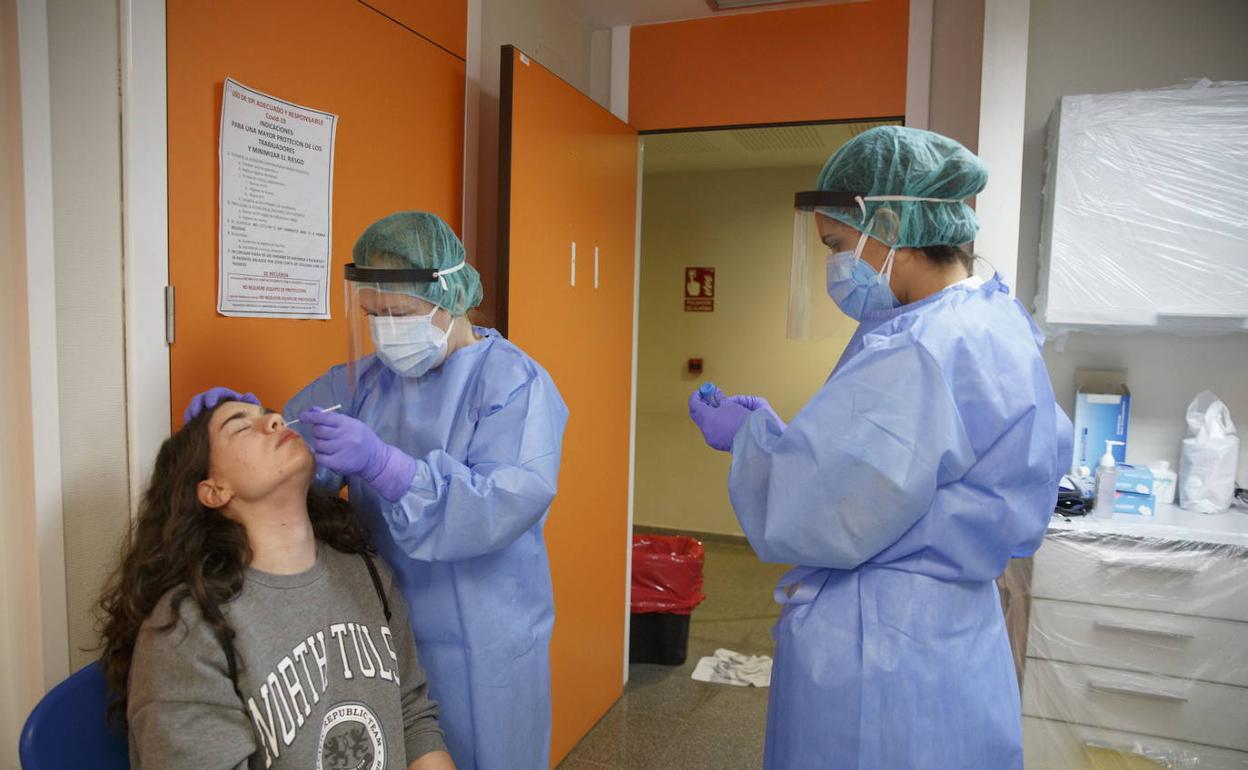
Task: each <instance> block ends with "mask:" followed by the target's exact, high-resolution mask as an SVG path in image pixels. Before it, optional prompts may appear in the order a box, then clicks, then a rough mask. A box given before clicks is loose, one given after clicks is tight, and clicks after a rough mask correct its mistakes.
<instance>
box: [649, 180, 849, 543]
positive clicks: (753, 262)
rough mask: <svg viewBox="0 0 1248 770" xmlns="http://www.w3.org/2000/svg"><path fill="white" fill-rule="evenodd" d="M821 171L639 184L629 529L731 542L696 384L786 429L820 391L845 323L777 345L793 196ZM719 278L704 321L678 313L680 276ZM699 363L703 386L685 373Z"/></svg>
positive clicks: (723, 490) (720, 476)
mask: <svg viewBox="0 0 1248 770" xmlns="http://www.w3.org/2000/svg"><path fill="white" fill-rule="evenodd" d="M818 171H819V169H818V168H785V169H756V170H742V171H710V172H705V171H704V172H671V173H660V174H647V175H646V176H645V179H644V181H643V189H644V191H645V192H644V196H643V201H642V233H641V296H640V330H639V339H638V374H637V388H638V390H637V443H636V458H635V459H636V487H635V506H634V520H635V522H636V523H637V524H641V525H648V526H658V527H666V528H670V529H680V530H686V531H694V532H712V533H721V534H732V535H740V534H741V529H740V527H739V526H738V524H737V520H736V517H735V516H734V515H733V512H732V507H731V505H730V503H729V500H728V485H727V478H728V466H729V462H730V459H731V458H730V457H729V455H727V454H725V453H723V452H716V451H714V450H711V449H708V448H707V446H706V444H705V443H703V441H702V436H701V434H700V433H699V432H698V429H697V428H696V427H695V426H694V425H693V423H692V422H691V421H690V420H689V413H688V406H687V401H688V398H689V394H690V393H691V392H693V390H694V389H695V388H696V387H697V386H698V384H699V382H700V381H701V380H710V381H713V382H715V383H716V384H717V385H719V386H720V387H721V388H722V389H723V390H724V391H725V392H727V393H750V394H756V395H761V396H764V397H766V398H767V399H768V400H769V401H771V403H772V405H773V406H774V407H775V409H776V411H777V412H778V413H779V414H780V416H781V417H782V418H784V419H786V420H788V419H791V418H792V417H793V415H794V414H796V413H797V411H798V410H799V409H800V408H801V407H802V406H803V405H804V404H805V403H806V402H807V401H808V400H809V399H810V397H811V396H812V395H813V394H814V393H815V392H816V391H817V390H818V389H819V388H820V386H822V385H823V382H824V380H825V379H827V376H828V373H829V372H831V371H832V367H833V366H834V365H835V363H836V360H837V358H838V357H839V356H840V354H841V351H843V350H844V348H845V345H846V343H847V342H848V341H849V337H850V335H852V333H853V330H854V324H853V323H852V322H851V321H849V320H848V319H847V320H846V321H845V325H844V327H843V328H842V329H841V330H840V332H841V333H840V334H839V335H838V336H837V337H836V338H835V339H829V340H823V341H819V342H794V341H791V340H789V339H787V338H786V337H785V321H786V314H787V311H788V287H789V259H790V253H789V245H790V244H791V243H792V241H793V204H792V201H793V192H794V191H795V190H804V189H808V188H810V187H811V185H812V184H813V182H814V179H815V176H816V175H817V173H818ZM701 266H706V267H714V268H715V269H716V274H715V277H716V281H717V286H716V298H715V312H713V313H686V312H685V311H684V299H683V298H684V280H685V279H684V276H685V273H684V269H685V268H686V267H701ZM690 358H701V359H703V362H704V366H705V370H704V374H703V377H702V378H698V377H692V376H689V375H688V374H687V373H686V368H685V367H686V362H687V360H688V359H690Z"/></svg>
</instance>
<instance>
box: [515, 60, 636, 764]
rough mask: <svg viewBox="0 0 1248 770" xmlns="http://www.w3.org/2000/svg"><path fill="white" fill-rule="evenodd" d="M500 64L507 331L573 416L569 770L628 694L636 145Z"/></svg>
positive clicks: (554, 516)
mask: <svg viewBox="0 0 1248 770" xmlns="http://www.w3.org/2000/svg"><path fill="white" fill-rule="evenodd" d="M502 67H503V71H502V87H501V94H500V99H501V114H502V120H503V125H502V126H501V131H500V136H501V138H502V146H501V147H500V157H501V158H502V162H501V165H500V179H499V190H500V193H499V194H500V198H501V200H500V215H499V216H500V222H499V224H500V232H499V243H500V255H499V256H500V264H499V277H500V284H501V285H502V287H503V290H504V291H506V292H507V294H506V306H505V315H504V318H505V327H506V329H507V334H508V336H509V337H510V339H512V340H513V341H514V342H515V343H516V344H517V345H519V346H520V347H522V348H524V349H525V350H526V351H527V352H528V353H529V354H530V355H532V356H533V357H534V358H535V359H537V360H538V361H539V362H540V363H541V364H542V365H543V366H544V367H546V369H547V370H548V371H549V372H550V374H551V376H552V377H553V378H554V380H555V384H556V385H557V386H558V387H559V392H560V393H562V394H563V398H564V400H565V401H566V402H567V404H568V409H569V411H570V416H569V419H568V429H567V433H566V435H565V437H564V442H563V467H562V469H561V472H560V474H559V495H558V497H556V498H555V503H554V506H553V507H552V508H551V512H550V518H549V519H548V521H547V525H546V542H547V546H548V548H549V551H550V568H551V573H552V575H553V578H554V584H555V632H554V639H553V640H552V644H551V671H552V688H553V693H552V697H553V702H554V735H553V738H552V746H551V759H552V761H553V762H554V763H555V764H558V762H559V760H561V759H562V758H563V757H564V756H565V755H566V754H567V753H568V751H569V750H570V749H571V748H572V747H573V746H574V745H575V744H576V742H577V741H578V740H580V739H581V738H582V737H583V736H584V735H585V733H587V732H588V731H589V729H590V728H591V727H593V726H594V723H596V722H597V721H598V719H599V718H601V717H602V715H603V714H604V713H606V711H607V709H609V708H610V707H611V704H612V703H614V702H615V701H616V699H617V698H619V696H620V693H621V692H622V690H623V678H624V613H625V606H624V602H625V574H626V571H625V568H626V557H627V554H628V541H629V534H628V460H629V412H630V404H631V395H630V394H631V383H632V340H633V292H634V240H635V233H636V215H637V208H636V207H637V132H636V131H634V130H633V129H632V128H631V127H629V126H628V125H627V124H625V123H622V122H621V121H619V120H618V119H616V118H615V117H614V116H613V115H611V114H610V113H609V112H607V111H606V110H604V109H603V108H602V107H600V106H599V105H597V104H595V103H594V102H593V101H591V100H590V99H589V98H588V97H586V96H584V95H583V94H581V93H580V92H579V91H577V90H576V89H574V88H572V87H571V86H569V85H568V84H567V83H565V82H563V81H562V80H560V79H559V78H558V77H556V76H555V75H554V74H553V73H551V72H550V71H549V70H547V69H546V68H544V67H542V66H541V65H540V64H538V63H537V62H535V61H533V60H532V59H531V58H529V57H527V56H525V55H523V54H521V53H520V52H519V51H518V50H515V49H513V48H511V47H510V46H506V47H504V49H503V59H502ZM573 243H575V244H576V267H575V285H573V267H572V244H573ZM595 249H597V265H595Z"/></svg>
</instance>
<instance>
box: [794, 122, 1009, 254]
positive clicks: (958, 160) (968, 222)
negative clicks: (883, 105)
mask: <svg viewBox="0 0 1248 770" xmlns="http://www.w3.org/2000/svg"><path fill="white" fill-rule="evenodd" d="M987 183H988V169H987V168H985V167H984V163H983V161H981V160H980V159H979V158H978V157H976V156H975V154H974V153H972V152H971V151H970V150H968V149H966V148H965V147H963V146H962V145H961V144H959V143H958V142H956V141H954V140H953V139H950V138H949V137H947V136H941V135H940V134H935V133H932V132H931V131H922V130H920V129H917V128H906V127H904V126H879V127H877V128H872V129H870V130H868V131H864V132H862V133H861V134H859V135H858V136H856V137H854V138H853V139H851V140H849V141H848V142H846V143H845V145H844V146H842V147H841V149H839V150H837V151H836V153H835V154H834V155H833V156H832V157H831V158H828V162H827V163H825V164H824V166H823V170H822V171H820V172H819V180H818V182H816V185H817V187H818V189H820V190H836V191H839V192H850V193H857V194H859V195H862V196H864V197H866V196H868V195H909V196H914V197H916V198H949V199H956V200H957V202H956V203H935V202H928V201H866V215H865V216H864V215H863V211H862V209H859V208H852V209H843V208H834V209H829V208H820V209H819V212H820V213H822V214H825V215H826V216H829V217H832V218H833V219H836V220H838V221H840V222H844V223H845V224H847V225H849V226H850V227H852V228H854V229H855V230H858V231H865V230H866V229H867V227H868V226H869V225H870V223H871V222H872V219H873V217H875V219H876V225H877V227H876V228H873V232H872V235H875V234H876V232H878V225H879V224H880V221H879V220H881V219H884V218H885V217H876V213H877V212H879V211H880V210H881V209H889V210H891V211H892V213H893V214H896V221H895V222H893V223H890V226H889V227H888V228H887V229H888V230H891V231H893V237H890V238H888V242H889V244H890V245H892V246H897V247H899V248H922V247H924V246H937V245H948V246H959V245H961V244H963V243H967V242H969V241H973V240H974V239H975V233H977V232H979V220H978V219H977V218H976V217H975V210H974V209H972V208H971V207H970V206H969V205H967V204H966V202H965V200H964V199H966V198H969V197H971V196H972V195H975V194H976V193H978V192H979V191H980V190H983V189H984V185H985V184H987ZM888 218H889V219H891V217H888ZM892 224H895V225H896V229H895V230H894V229H893V227H892Z"/></svg>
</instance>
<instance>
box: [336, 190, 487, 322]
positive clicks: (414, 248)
mask: <svg viewBox="0 0 1248 770" xmlns="http://www.w3.org/2000/svg"><path fill="white" fill-rule="evenodd" d="M351 257H352V259H354V260H355V264H357V265H360V266H361V267H408V266H410V267H423V268H430V269H433V270H449V269H451V268H453V267H456V266H458V265H459V264H460V263H461V262H463V261H464V244H463V243H461V242H460V240H459V237H458V236H456V235H455V231H454V230H452V229H451V227H450V225H448V224H447V223H446V222H443V221H442V219H441V218H440V217H438V216H437V215H436V214H430V213H428V212H425V211H400V212H398V213H396V214H391V215H390V216H388V217H386V218H385V219H379V220H377V221H376V222H374V223H372V224H371V225H369V226H368V229H367V230H365V231H364V232H363V234H361V235H360V237H359V240H357V241H356V242H355V248H354V249H352V250H351ZM443 280H445V281H446V289H443V288H442V286H441V284H440V283H438V282H437V281H434V282H433V283H427V284H394V285H390V284H386V285H384V286H383V288H384V289H385V290H387V291H397V292H402V293H404V294H410V295H412V296H416V297H421V298H423V299H427V300H429V301H430V302H433V303H435V304H437V305H441V306H442V307H444V308H446V309H447V310H448V311H450V312H451V314H452V315H457V316H460V315H463V314H465V313H467V312H468V311H469V310H470V309H471V308H474V307H476V306H477V305H480V304H481V299H482V297H483V292H482V290H481V276H480V275H479V274H478V273H477V271H476V270H475V269H474V268H473V266H472V265H467V264H466V265H464V266H463V268H461V269H460V270H458V271H456V272H454V273H451V274H449V275H446V276H444V277H443Z"/></svg>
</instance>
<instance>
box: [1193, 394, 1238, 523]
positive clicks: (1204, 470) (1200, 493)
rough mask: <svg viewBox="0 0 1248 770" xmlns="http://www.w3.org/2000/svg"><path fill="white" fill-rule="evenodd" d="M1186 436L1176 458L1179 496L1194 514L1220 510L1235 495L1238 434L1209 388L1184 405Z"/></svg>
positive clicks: (1223, 406) (1226, 507)
mask: <svg viewBox="0 0 1248 770" xmlns="http://www.w3.org/2000/svg"><path fill="white" fill-rule="evenodd" d="M1187 430H1188V438H1185V439H1183V454H1182V455H1181V456H1180V458H1179V499H1180V501H1181V503H1182V505H1183V507H1184V508H1185V509H1187V510H1189V511H1195V512H1196V513H1222V512H1223V511H1225V510H1227V509H1228V508H1230V507H1231V501H1232V500H1233V499H1234V497H1235V470H1236V468H1237V467H1238V465H1239V437H1238V436H1236V435H1235V423H1233V422H1231V411H1230V410H1229V409H1227V408H1226V404H1224V403H1222V401H1221V400H1219V399H1218V397H1217V396H1216V395H1214V394H1213V393H1212V392H1211V391H1208V390H1206V391H1204V392H1203V393H1201V394H1200V395H1198V396H1196V398H1195V399H1193V400H1192V403H1191V404H1190V405H1189V406H1188V407H1187Z"/></svg>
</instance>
